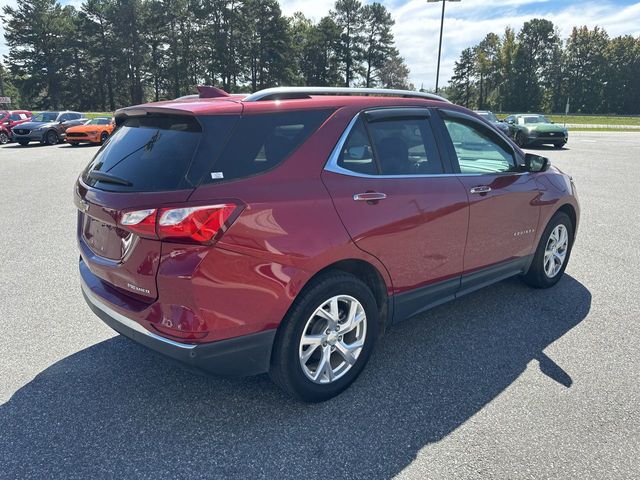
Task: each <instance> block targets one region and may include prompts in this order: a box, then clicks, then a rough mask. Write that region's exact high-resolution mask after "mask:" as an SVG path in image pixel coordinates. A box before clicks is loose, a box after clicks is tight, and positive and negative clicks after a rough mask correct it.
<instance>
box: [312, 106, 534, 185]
mask: <svg viewBox="0 0 640 480" xmlns="http://www.w3.org/2000/svg"><path fill="white" fill-rule="evenodd" d="M398 108H402V107H398ZM364 112H365V111H364V110H363V111H362V112H358V113H357V114H356V115H355V116H354V117H353V118H352V119H351V121H350V122H349V124H348V125H347V128H345V130H344V132H342V135H340V138H339V139H338V143H337V144H336V146H335V147H333V150H332V151H331V154H330V155H329V159H328V160H327V162H326V164H325V166H324V170H326V171H327V172H332V173H337V174H340V175H347V176H349V177H359V178H372V179H375V178H377V179H385V178H387V179H389V178H446V177H482V176H484V175H524V174H526V173H529V172H487V173H427V174H425V173H421V174H416V175H370V174H368V173H360V172H354V171H352V170H348V169H346V168H343V167H341V166H340V165H338V159H339V158H340V152H341V151H342V147H344V144H345V143H346V141H347V138H348V137H349V134H350V133H351V130H352V129H353V127H354V125H355V124H356V122H357V121H358V119H359V118H360V115H361V114H362V113H364Z"/></svg>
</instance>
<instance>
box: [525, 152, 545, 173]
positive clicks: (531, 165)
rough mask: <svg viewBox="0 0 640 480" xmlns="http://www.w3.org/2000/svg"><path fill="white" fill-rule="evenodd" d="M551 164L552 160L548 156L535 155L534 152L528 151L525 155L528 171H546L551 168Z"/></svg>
mask: <svg viewBox="0 0 640 480" xmlns="http://www.w3.org/2000/svg"><path fill="white" fill-rule="evenodd" d="M550 166H551V162H550V161H549V159H548V158H547V157H542V156H540V155H534V154H533V153H527V154H525V156H524V169H525V171H527V172H531V173H538V172H546V171H547V170H549V167H550Z"/></svg>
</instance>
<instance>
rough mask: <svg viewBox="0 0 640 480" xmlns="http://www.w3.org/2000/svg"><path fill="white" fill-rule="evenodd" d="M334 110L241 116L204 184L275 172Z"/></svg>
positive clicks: (204, 179) (206, 176)
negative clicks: (268, 171)
mask: <svg viewBox="0 0 640 480" xmlns="http://www.w3.org/2000/svg"><path fill="white" fill-rule="evenodd" d="M331 113H332V110H304V111H289V112H278V113H267V114H258V115H246V116H244V117H241V119H240V121H239V122H238V125H237V126H236V128H235V129H234V132H233V133H232V135H231V137H230V139H229V141H228V143H227V145H226V146H225V148H224V150H223V151H222V154H221V155H220V157H219V158H218V159H217V160H215V161H214V162H213V164H212V167H211V169H210V172H208V173H207V174H205V176H204V178H203V183H213V182H220V181H225V180H233V179H238V178H246V177H250V176H253V175H257V174H259V173H262V172H265V171H267V170H271V169H272V168H274V167H276V166H277V165H279V164H280V163H281V162H282V161H283V160H285V159H286V158H287V157H288V156H289V155H291V154H292V153H293V152H294V151H295V150H296V149H297V148H298V147H299V146H300V145H302V143H303V142H304V141H305V140H306V139H307V138H309V136H310V135H311V134H312V133H313V132H315V131H316V130H317V129H318V128H319V127H320V125H322V123H323V122H324V121H325V120H326V119H327V118H328V117H329V115H330V114H331Z"/></svg>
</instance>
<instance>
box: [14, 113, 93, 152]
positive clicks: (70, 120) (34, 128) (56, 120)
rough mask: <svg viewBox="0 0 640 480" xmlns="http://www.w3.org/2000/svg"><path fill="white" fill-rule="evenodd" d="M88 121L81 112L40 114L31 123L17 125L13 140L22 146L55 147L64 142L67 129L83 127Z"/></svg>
mask: <svg viewBox="0 0 640 480" xmlns="http://www.w3.org/2000/svg"><path fill="white" fill-rule="evenodd" d="M86 121H87V119H86V118H84V115H83V114H82V113H79V112H69V111H64V112H40V113H36V114H35V115H34V116H33V117H32V118H31V121H29V122H26V123H21V124H20V125H17V126H16V127H15V128H14V129H13V139H14V140H15V141H16V142H18V143H19V144H20V145H22V146H25V145H28V144H29V142H40V143H43V144H48V145H55V144H56V143H58V142H61V141H62V140H64V138H65V132H66V131H67V128H69V127H74V126H76V125H82V124H83V123H84V122H86Z"/></svg>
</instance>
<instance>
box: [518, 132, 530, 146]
mask: <svg viewBox="0 0 640 480" xmlns="http://www.w3.org/2000/svg"><path fill="white" fill-rule="evenodd" d="M516 145H518V146H519V147H520V148H524V147H525V146H526V145H527V139H526V138H525V136H524V134H523V133H522V132H518V133H516Z"/></svg>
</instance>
